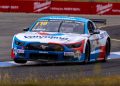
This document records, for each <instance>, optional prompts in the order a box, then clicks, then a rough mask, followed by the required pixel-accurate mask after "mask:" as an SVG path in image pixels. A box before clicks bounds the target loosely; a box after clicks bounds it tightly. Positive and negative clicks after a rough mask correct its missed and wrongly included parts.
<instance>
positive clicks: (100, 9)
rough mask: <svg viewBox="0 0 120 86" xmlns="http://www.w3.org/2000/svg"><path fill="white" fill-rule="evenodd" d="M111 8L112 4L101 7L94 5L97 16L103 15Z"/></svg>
mask: <svg viewBox="0 0 120 86" xmlns="http://www.w3.org/2000/svg"><path fill="white" fill-rule="evenodd" d="M112 7H113V4H109V3H108V4H106V5H102V4H97V5H96V11H97V14H104V13H106V12H109V11H110V10H111V9H112Z"/></svg>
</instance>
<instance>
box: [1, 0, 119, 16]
mask: <svg viewBox="0 0 120 86" xmlns="http://www.w3.org/2000/svg"><path fill="white" fill-rule="evenodd" d="M0 12H26V13H54V14H55V13H57V14H98V15H120V3H112V2H109V3H105V2H68V1H50V0H48V1H46V0H0Z"/></svg>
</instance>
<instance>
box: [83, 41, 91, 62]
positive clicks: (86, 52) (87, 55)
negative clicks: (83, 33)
mask: <svg viewBox="0 0 120 86" xmlns="http://www.w3.org/2000/svg"><path fill="white" fill-rule="evenodd" d="M89 61H90V43H89V42H87V44H86V47H85V59H84V63H85V64H86V63H88V62H89Z"/></svg>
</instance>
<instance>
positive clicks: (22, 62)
mask: <svg viewBox="0 0 120 86" xmlns="http://www.w3.org/2000/svg"><path fill="white" fill-rule="evenodd" d="M14 62H15V63H19V64H25V63H26V62H27V60H23V59H14Z"/></svg>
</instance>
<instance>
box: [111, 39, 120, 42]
mask: <svg viewBox="0 0 120 86" xmlns="http://www.w3.org/2000/svg"><path fill="white" fill-rule="evenodd" d="M111 40H113V41H117V42H120V40H119V39H111Z"/></svg>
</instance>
